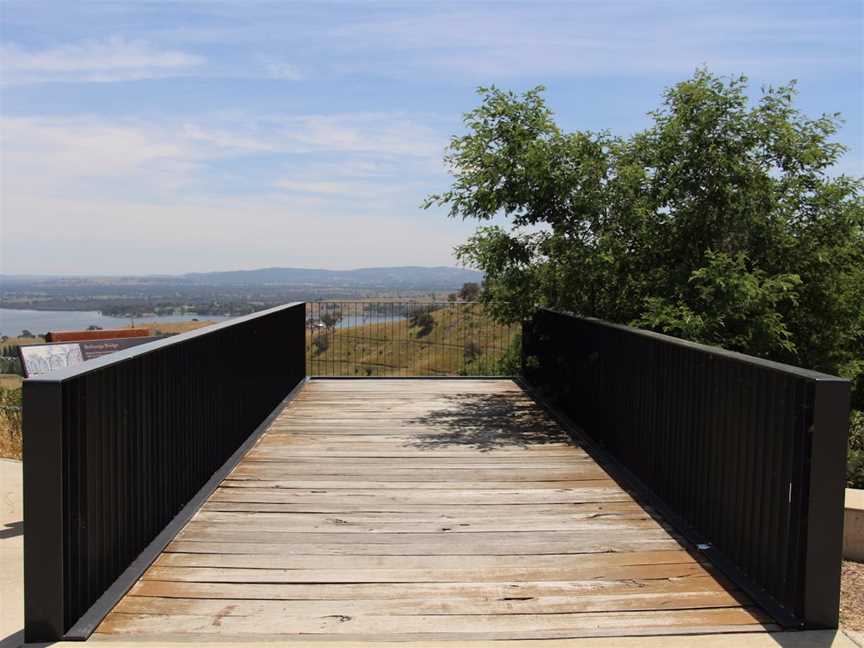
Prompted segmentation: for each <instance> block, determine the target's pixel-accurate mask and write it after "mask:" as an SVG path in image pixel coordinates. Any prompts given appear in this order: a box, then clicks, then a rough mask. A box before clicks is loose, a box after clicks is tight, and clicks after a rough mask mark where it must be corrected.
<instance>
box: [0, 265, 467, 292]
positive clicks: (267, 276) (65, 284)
mask: <svg viewBox="0 0 864 648" xmlns="http://www.w3.org/2000/svg"><path fill="white" fill-rule="evenodd" d="M482 279H483V275H482V274H481V273H479V272H476V271H474V270H466V269H465V268H450V267H446V266H438V267H424V266H399V267H392V268H358V269H356V270H323V269H316V268H261V269H258V270H229V271H225V272H192V273H188V274H182V275H137V276H136V275H123V276H120V275H117V276H108V275H102V276H98V275H11V274H7V275H0V290H3V289H5V290H20V289H26V288H29V287H40V288H45V289H62V290H70V289H73V290H74V289H87V290H90V289H93V288H94V287H101V288H104V287H105V286H125V287H130V286H137V287H138V288H142V289H143V288H145V287H151V288H152V287H161V288H167V287H172V286H173V287H176V288H179V289H183V288H189V289H195V290H198V289H201V288H204V287H210V288H230V287H241V286H242V287H246V288H298V289H325V290H326V289H350V290H414V291H416V290H430V291H431V290H438V291H442V290H455V289H456V288H459V287H461V286H462V284H464V283H467V282H478V283H479V282H480V281H482Z"/></svg>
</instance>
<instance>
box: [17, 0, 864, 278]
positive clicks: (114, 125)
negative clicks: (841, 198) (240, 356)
mask: <svg viewBox="0 0 864 648" xmlns="http://www.w3.org/2000/svg"><path fill="white" fill-rule="evenodd" d="M0 18H2V32H0V47H2V50H0V120H2V122H0V156H2V157H0V191H2V194H0V209H2V213H0V217H2V223H0V227H2V230H0V235H2V247H0V254H2V261H0V271H2V272H6V273H76V274H78V273H99V274H124V273H130V274H131V273H150V272H160V273H162V272H165V273H173V272H187V271H206V270H219V269H234V268H254V267H263V266H273V265H281V266H307V267H326V268H353V267H360V266H372V265H403V264H419V265H451V264H453V263H454V259H453V257H452V248H453V246H454V245H456V244H458V243H460V242H461V241H463V240H464V239H465V238H466V237H467V236H468V235H469V234H470V233H471V231H473V229H474V227H475V225H476V224H475V223H470V222H461V221H454V220H451V219H448V218H446V217H445V216H444V214H443V211H441V210H437V211H436V210H429V211H423V210H421V209H419V204H420V202H421V201H422V199H423V197H424V196H426V195H427V194H428V193H431V192H435V191H440V190H442V189H444V188H446V187H447V185H448V176H447V173H446V170H445V169H444V167H443V165H442V155H443V152H444V148H445V146H446V144H447V141H448V139H449V137H450V136H451V135H452V134H454V133H458V132H460V131H461V115H462V113H464V112H466V111H467V110H470V109H471V108H473V107H474V106H475V105H476V104H477V97H476V95H475V88H476V87H477V86H478V85H481V84H482V85H488V84H492V83H494V84H496V85H498V86H500V87H503V88H508V89H514V90H524V89H526V88H529V87H533V86H535V85H537V84H543V85H545V86H546V87H547V88H548V90H547V100H548V103H549V105H550V106H551V107H552V109H553V110H554V111H555V113H556V115H557V119H558V121H559V123H560V124H561V125H562V126H563V127H564V128H566V129H568V130H575V129H606V128H608V129H610V130H612V131H613V132H616V133H619V134H626V133H630V132H633V131H635V130H638V129H640V128H642V127H644V126H645V125H646V124H647V120H646V117H645V113H646V112H647V111H648V110H651V109H652V108H655V107H656V106H657V105H658V104H659V102H660V96H661V93H662V90H663V88H664V87H666V86H669V85H671V84H673V83H675V82H676V81H678V80H681V79H684V78H687V77H688V76H690V75H691V74H692V72H693V70H694V69H695V68H696V67H697V66H701V65H707V66H708V68H709V69H710V70H712V71H713V72H716V73H720V74H738V73H744V74H746V75H747V76H749V77H750V79H751V83H752V86H753V90H754V94H755V93H756V92H758V88H759V87H760V86H761V85H763V84H777V83H783V82H786V81H788V80H789V79H793V78H794V79H798V81H799V89H800V101H799V105H800V106H801V107H802V108H803V109H804V111H805V112H807V113H808V114H811V115H814V116H815V115H817V114H820V113H822V112H834V111H840V112H842V113H843V114H844V116H845V118H846V122H847V123H846V126H845V127H844V129H843V130H842V132H841V133H840V134H839V137H838V139H839V141H841V142H843V143H845V144H847V145H848V146H849V147H850V149H851V150H850V153H849V155H848V156H847V158H846V159H845V160H844V161H843V163H842V165H841V167H840V168H839V169H838V171H842V172H847V173H851V174H854V175H864V123H862V113H864V105H862V103H864V85H862V83H864V82H862V79H864V63H862V61H864V56H862V30H864V20H862V3H861V2H859V1H851V2H839V1H838V2H812V1H811V2H794V1H783V2H755V3H744V2H731V1H727V2H699V1H698V0H676V1H668V2H648V1H630V2H627V1H621V2H618V1H614V0H606V1H604V2H575V1H574V2H559V3H547V2H518V3H517V2H496V3H480V2H457V3H445V2H423V3H421V2H389V3H379V2H375V3H373V2H338V3H337V2H309V3H305V2H273V3H268V2H255V1H254V0H244V1H242V2H240V1H237V2H228V1H226V2H194V1H191V0H190V1H187V2H170V3H166V2H144V1H136V2H121V1H119V0H115V1H112V2H107V1H106V2H68V1H64V2H34V1H26V2H15V1H5V2H0Z"/></svg>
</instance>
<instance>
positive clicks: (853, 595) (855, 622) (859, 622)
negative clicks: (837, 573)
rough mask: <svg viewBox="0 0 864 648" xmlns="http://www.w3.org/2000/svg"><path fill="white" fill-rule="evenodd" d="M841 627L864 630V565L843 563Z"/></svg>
mask: <svg viewBox="0 0 864 648" xmlns="http://www.w3.org/2000/svg"><path fill="white" fill-rule="evenodd" d="M840 625H841V626H842V627H844V628H846V629H848V630H864V563H859V562H852V561H851V560H844V561H843V576H842V581H841V586H840Z"/></svg>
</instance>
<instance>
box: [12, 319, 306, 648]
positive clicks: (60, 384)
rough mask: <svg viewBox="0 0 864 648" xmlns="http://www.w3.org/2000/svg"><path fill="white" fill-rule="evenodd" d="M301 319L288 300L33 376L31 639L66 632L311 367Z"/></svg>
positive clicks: (28, 386)
mask: <svg viewBox="0 0 864 648" xmlns="http://www.w3.org/2000/svg"><path fill="white" fill-rule="evenodd" d="M303 331H304V305H303V304H295V305H287V306H280V307H277V308H272V309H269V310H266V311H262V312H260V313H255V314H253V315H249V316H246V317H240V318H237V319H233V320H229V321H226V322H223V323H220V324H216V325H213V326H210V327H207V328H204V329H200V330H197V331H192V332H189V333H184V334H181V335H178V336H175V337H171V338H168V339H166V340H161V341H157V342H152V343H148V344H145V345H142V346H139V347H135V348H133V349H129V350H126V351H120V352H117V353H114V354H111V355H109V356H104V357H103V358H99V359H96V360H91V361H88V362H86V363H84V364H82V365H80V367H76V368H70V369H66V370H61V371H56V372H52V373H49V374H45V375H43V376H37V377H35V378H31V379H29V380H27V381H25V382H24V396H23V398H24V412H25V416H24V525H25V533H24V578H25V626H26V627H25V632H26V638H27V641H37V640H53V639H58V638H60V637H62V636H64V635H66V636H69V635H68V633H69V631H70V628H73V625H75V624H76V623H80V622H81V618H82V616H86V615H87V614H88V609H92V607H98V606H97V605H96V604H97V602H98V601H99V600H100V597H103V596H104V595H105V594H106V591H108V590H109V588H112V587H118V585H117V583H118V582H119V580H118V579H120V577H121V575H122V574H124V572H125V571H126V570H127V569H132V567H130V566H134V565H133V563H135V561H136V560H138V561H139V562H140V561H141V560H142V559H141V558H139V555H140V554H141V553H142V551H144V550H145V549H146V548H148V545H151V543H153V542H154V539H155V538H157V536H159V535H160V534H161V533H164V531H165V529H166V526H168V525H169V524H170V523H171V522H172V520H173V519H174V518H175V516H176V515H177V514H178V512H180V511H181V510H182V509H184V507H185V506H187V504H188V503H189V502H190V500H191V499H192V498H193V497H194V496H196V493H198V491H199V490H200V489H202V487H203V486H204V485H205V484H207V483H208V480H211V479H212V478H213V476H214V473H216V472H217V471H218V470H219V469H220V467H223V465H224V464H225V463H226V461H228V460H229V458H231V457H232V455H234V454H236V453H237V452H238V449H239V448H241V447H242V446H243V444H244V442H247V440H248V439H249V438H250V435H251V434H252V433H253V432H254V431H255V430H256V427H258V426H259V425H260V424H261V423H262V422H263V421H264V420H265V419H266V418H267V417H268V415H269V414H270V413H271V411H273V410H274V408H276V407H277V406H278V405H279V403H280V402H281V401H282V400H283V399H284V398H285V397H286V396H287V395H288V393H289V392H290V391H291V390H292V388H294V387H295V386H296V385H298V384H299V383H300V382H301V381H302V380H303V379H304V377H305V374H306V371H305V360H304V351H305V349H304V343H303ZM145 563H146V561H145ZM144 567H146V564H143V565H142V566H141V568H142V569H143V568H144ZM129 584H131V582H130V583H129ZM119 594H120V595H122V592H119ZM91 606H92V607H91ZM109 609H110V608H109ZM104 611H105V612H107V609H106V610H104ZM97 620H98V618H97ZM89 629H90V630H92V627H90V628H89ZM74 634H75V633H73V635H74ZM83 634H84V635H85V636H86V634H87V632H84V633H83ZM79 638H80V637H79Z"/></svg>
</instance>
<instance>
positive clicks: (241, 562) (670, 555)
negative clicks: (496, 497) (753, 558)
mask: <svg viewBox="0 0 864 648" xmlns="http://www.w3.org/2000/svg"><path fill="white" fill-rule="evenodd" d="M697 562H704V560H700V561H697V560H696V559H695V558H694V557H693V556H691V555H690V554H689V553H687V552H686V551H683V550H677V551H676V550H672V551H628V552H618V553H606V554H580V555H573V554H563V555H562V554H553V555H548V556H524V555H519V556H352V557H345V556H262V555H256V554H228V555H222V554H187V553H170V552H166V553H163V554H162V555H161V556H159V558H158V559H157V560H156V562H155V563H154V565H155V566H158V567H230V568H247V569H307V570H308V569H328V570H333V569H346V570H353V569H364V570H370V569H389V570H394V569H422V570H434V569H449V570H455V569H462V568H466V567H470V568H471V569H472V570H475V569H486V568H488V569H500V568H506V569H526V568H542V569H556V568H557V569H588V568H592V569H600V568H603V567H608V566H611V565H663V564H674V565H678V564H695V563H697Z"/></svg>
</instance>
